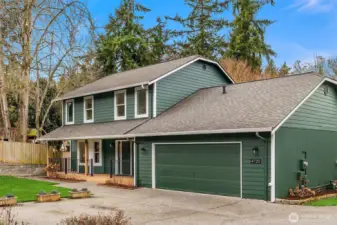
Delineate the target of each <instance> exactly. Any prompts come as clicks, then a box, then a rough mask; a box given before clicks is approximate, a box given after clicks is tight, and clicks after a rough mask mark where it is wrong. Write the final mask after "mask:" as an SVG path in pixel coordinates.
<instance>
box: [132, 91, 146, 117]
mask: <svg viewBox="0 0 337 225" xmlns="http://www.w3.org/2000/svg"><path fill="white" fill-rule="evenodd" d="M147 116H148V89H144V88H141V87H138V88H135V118H142V117H147Z"/></svg>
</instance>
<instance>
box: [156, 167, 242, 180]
mask: <svg viewBox="0 0 337 225" xmlns="http://www.w3.org/2000/svg"><path fill="white" fill-rule="evenodd" d="M157 172H158V173H159V174H160V175H161V176H176V177H185V178H189V177H190V178H200V179H202V178H214V179H219V177H221V176H222V175H223V174H226V179H229V180H237V177H240V171H239V170H238V169H237V168H235V167H230V168H221V167H218V168H213V167H192V166H174V167H172V166H157Z"/></svg>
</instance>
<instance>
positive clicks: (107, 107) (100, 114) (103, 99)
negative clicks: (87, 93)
mask: <svg viewBox="0 0 337 225" xmlns="http://www.w3.org/2000/svg"><path fill="white" fill-rule="evenodd" d="M113 105H114V94H113V92H107V93H102V94H97V95H95V96H94V121H95V123H100V122H111V121H113V120H114V107H113Z"/></svg>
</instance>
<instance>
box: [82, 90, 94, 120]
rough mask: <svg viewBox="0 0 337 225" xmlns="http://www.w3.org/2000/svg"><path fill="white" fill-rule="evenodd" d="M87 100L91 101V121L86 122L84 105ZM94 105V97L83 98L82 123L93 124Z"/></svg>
mask: <svg viewBox="0 0 337 225" xmlns="http://www.w3.org/2000/svg"><path fill="white" fill-rule="evenodd" d="M87 99H91V101H92V109H91V110H92V119H91V120H87V109H86V108H85V107H86V104H85V101H86V100H87ZM94 104H95V103H94V96H92V95H91V96H87V97H84V98H83V115H84V123H93V122H94V115H95V114H94V108H95V107H94V106H95V105H94Z"/></svg>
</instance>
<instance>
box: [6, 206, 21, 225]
mask: <svg viewBox="0 0 337 225" xmlns="http://www.w3.org/2000/svg"><path fill="white" fill-rule="evenodd" d="M15 217H16V214H15V213H14V212H13V208H12V207H4V208H2V210H1V211H0V225H28V223H27V222H24V221H17V220H16V219H15Z"/></svg>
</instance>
